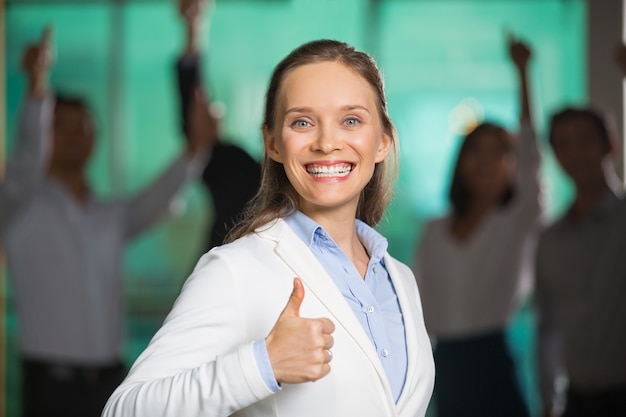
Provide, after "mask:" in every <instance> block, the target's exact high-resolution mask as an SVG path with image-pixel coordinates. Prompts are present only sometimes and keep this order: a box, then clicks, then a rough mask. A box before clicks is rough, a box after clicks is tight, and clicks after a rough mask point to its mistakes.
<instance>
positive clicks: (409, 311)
mask: <svg viewBox="0 0 626 417" xmlns="http://www.w3.org/2000/svg"><path fill="white" fill-rule="evenodd" d="M385 266H386V267H387V271H388V272H389V276H390V277H391V281H392V282H393V286H394V288H395V290H396V294H397V296H398V302H399V303H400V309H401V310H402V317H403V319H404V334H405V337H406V350H407V373H406V380H405V381H404V388H403V389H402V393H401V394H400V398H399V399H398V407H399V408H400V406H401V405H402V403H403V402H406V401H407V400H408V399H409V398H407V395H408V394H406V393H408V392H412V390H411V389H407V388H409V387H412V386H415V384H416V383H417V381H415V378H416V376H417V375H418V369H419V363H420V360H421V358H420V357H419V353H420V346H419V339H418V329H419V324H418V322H417V321H416V318H417V317H418V314H419V311H418V310H417V305H418V304H417V303H418V300H416V299H415V297H414V296H413V295H414V294H415V291H414V290H413V288H410V287H408V286H407V285H406V281H405V280H403V279H401V272H400V271H399V270H398V268H396V266H395V264H394V262H393V260H392V259H391V256H390V255H389V254H387V255H385Z"/></svg>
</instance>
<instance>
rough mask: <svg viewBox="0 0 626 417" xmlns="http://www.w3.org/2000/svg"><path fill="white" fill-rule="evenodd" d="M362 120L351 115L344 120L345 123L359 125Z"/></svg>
mask: <svg viewBox="0 0 626 417" xmlns="http://www.w3.org/2000/svg"><path fill="white" fill-rule="evenodd" d="M359 123H361V121H360V120H359V119H357V118H356V117H349V118H347V119H346V120H344V121H343V124H344V125H346V126H357V125H358V124H359Z"/></svg>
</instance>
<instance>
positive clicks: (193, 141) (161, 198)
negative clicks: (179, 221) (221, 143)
mask: <svg viewBox="0 0 626 417" xmlns="http://www.w3.org/2000/svg"><path fill="white" fill-rule="evenodd" d="M188 137H189V139H188V141H187V144H186V147H185V149H184V151H183V152H182V153H181V155H180V156H179V157H178V158H176V159H175V160H174V162H173V163H172V164H171V165H170V166H169V168H167V169H166V170H165V172H164V173H163V174H162V175H161V176H160V177H159V178H158V179H157V180H155V181H154V182H153V183H152V184H150V185H149V186H148V187H146V188H145V189H144V190H142V191H141V192H140V193H139V194H137V195H135V196H134V197H132V198H131V199H130V200H129V202H128V205H127V215H126V228H125V230H126V237H127V238H132V237H134V236H135V235H136V234H137V233H140V232H142V231H143V230H145V229H147V228H148V227H150V226H152V225H153V224H155V223H156V222H157V221H159V220H161V219H162V218H163V217H165V215H167V214H168V212H169V208H170V207H171V205H172V203H173V201H174V199H175V198H176V196H177V195H178V193H179V192H180V191H181V190H182V188H183V186H184V185H185V184H186V183H187V182H188V181H189V180H192V179H196V178H198V177H199V176H200V174H201V172H202V169H204V166H205V165H206V159H207V155H208V152H209V150H210V148H211V146H212V145H213V143H214V141H215V138H216V137H217V124H216V122H215V119H214V118H213V117H212V116H211V115H210V113H209V108H208V103H207V101H206V98H205V97H204V94H203V93H202V92H201V91H199V90H197V91H196V92H195V94H194V99H193V101H192V106H191V109H190V119H189V134H188Z"/></svg>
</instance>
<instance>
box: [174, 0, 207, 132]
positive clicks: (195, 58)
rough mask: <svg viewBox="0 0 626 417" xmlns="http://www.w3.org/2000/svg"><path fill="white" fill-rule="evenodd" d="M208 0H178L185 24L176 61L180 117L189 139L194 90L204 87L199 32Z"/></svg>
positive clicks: (179, 10)
mask: <svg viewBox="0 0 626 417" xmlns="http://www.w3.org/2000/svg"><path fill="white" fill-rule="evenodd" d="M206 6H207V1H206V0H178V12H179V14H180V17H181V20H182V22H183V25H184V31H185V44H184V47H183V50H182V52H181V54H180V57H179V58H178V61H177V62H176V76H177V84H178V98H179V108H180V119H181V124H182V129H183V132H184V133H185V137H186V138H187V139H188V124H189V112H190V111H191V105H192V101H193V96H194V91H195V90H196V89H197V88H201V87H202V67H201V65H200V53H199V39H198V37H199V32H200V29H201V25H202V14H203V11H204V9H205V8H206Z"/></svg>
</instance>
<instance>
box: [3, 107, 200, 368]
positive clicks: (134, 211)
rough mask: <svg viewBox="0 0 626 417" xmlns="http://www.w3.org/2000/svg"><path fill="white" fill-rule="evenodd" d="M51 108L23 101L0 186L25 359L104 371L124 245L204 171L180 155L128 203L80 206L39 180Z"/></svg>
mask: <svg viewBox="0 0 626 417" xmlns="http://www.w3.org/2000/svg"><path fill="white" fill-rule="evenodd" d="M53 107H54V100H53V98H52V97H49V96H48V97H45V98H44V99H41V100H38V99H33V98H28V99H27V100H26V102H25V103H24V106H23V109H22V113H21V118H20V123H19V126H18V144H17V146H16V150H15V153H14V155H13V157H12V158H11V159H10V161H9V163H8V166H7V171H6V178H5V181H4V182H3V183H2V184H1V185H0V232H1V234H2V236H1V237H2V243H3V246H4V249H5V252H6V257H7V263H8V269H9V275H10V278H11V281H10V282H11V284H12V287H13V294H14V297H15V306H16V310H17V317H18V339H19V346H20V350H21V353H22V354H23V355H24V356H26V357H28V358H32V359H37V360H45V361H59V362H67V363H72V364H85V365H106V364H109V363H111V362H114V361H116V360H119V357H120V348H121V343H122V333H123V332H122V319H123V306H122V301H123V300H122V294H123V293H122V273H121V272H122V271H121V265H122V254H123V246H124V243H125V242H126V241H127V240H129V239H130V238H132V237H133V236H135V235H136V234H137V233H139V232H141V231H143V230H145V229H146V228H147V227H149V226H151V225H152V224H154V223H155V222H156V221H157V220H159V219H160V218H161V217H162V216H163V215H165V214H166V213H167V211H168V207H169V205H170V203H171V202H172V200H173V199H174V197H175V195H176V194H177V192H178V191H179V190H180V189H181V187H182V185H183V184H184V182H185V181H186V179H187V178H188V177H190V176H192V175H196V174H197V173H198V171H199V169H200V168H201V167H202V164H201V161H200V160H199V158H197V159H198V160H196V158H194V159H193V160H191V159H190V158H189V157H188V156H187V155H181V156H180V157H179V158H177V159H176V160H175V162H174V163H173V164H172V165H171V166H170V167H169V168H168V170H167V171H166V172H165V173H164V174H163V175H162V176H161V177H160V178H159V179H158V180H157V181H156V182H154V183H153V184H152V185H150V186H149V187H148V188H146V189H145V190H143V191H142V192H141V193H139V194H137V195H135V196H133V197H132V198H129V199H119V200H114V201H99V200H97V199H95V198H93V197H90V198H88V200H87V201H86V202H85V203H84V204H83V203H80V202H78V201H77V200H76V199H75V198H73V197H72V196H71V195H70V193H69V192H68V191H67V190H66V189H65V188H64V187H63V185H62V184H60V183H58V182H56V181H54V180H53V179H51V178H48V177H47V176H46V169H47V163H48V159H49V154H50V152H49V150H50V147H51V143H50V142H51V137H50V134H51V131H52V128H51V123H52V122H51V121H52V114H53Z"/></svg>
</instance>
